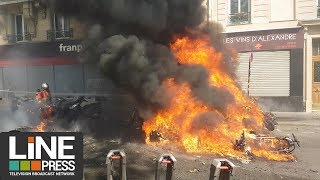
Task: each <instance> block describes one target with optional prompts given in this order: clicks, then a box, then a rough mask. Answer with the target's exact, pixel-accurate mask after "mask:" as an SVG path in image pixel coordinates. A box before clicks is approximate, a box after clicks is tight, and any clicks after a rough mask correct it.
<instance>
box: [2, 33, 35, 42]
mask: <svg viewBox="0 0 320 180" xmlns="http://www.w3.org/2000/svg"><path fill="white" fill-rule="evenodd" d="M33 37H34V35H33V34H31V33H29V32H26V33H24V34H8V35H7V40H8V42H9V43H16V42H24V41H31V39H32V38H33Z"/></svg>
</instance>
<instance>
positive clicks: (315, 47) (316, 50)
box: [312, 39, 320, 56]
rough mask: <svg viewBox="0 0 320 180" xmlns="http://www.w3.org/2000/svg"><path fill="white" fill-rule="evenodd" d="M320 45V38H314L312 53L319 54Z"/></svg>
mask: <svg viewBox="0 0 320 180" xmlns="http://www.w3.org/2000/svg"><path fill="white" fill-rule="evenodd" d="M319 47H320V39H313V40H312V55H313V56H318V55H319V54H320V53H319Z"/></svg>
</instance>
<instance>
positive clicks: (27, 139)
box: [0, 132, 83, 180]
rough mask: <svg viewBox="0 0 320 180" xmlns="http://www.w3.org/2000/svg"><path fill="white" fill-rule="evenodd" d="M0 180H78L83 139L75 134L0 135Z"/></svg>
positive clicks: (81, 173) (80, 170) (80, 175)
mask: <svg viewBox="0 0 320 180" xmlns="http://www.w3.org/2000/svg"><path fill="white" fill-rule="evenodd" d="M0 143H1V149H0V179H1V180H40V179H41V180H42V179H48V180H56V179H61V180H81V179H82V177H83V136H82V134H81V133H74V132H65V133H57V132H45V133H36V132H15V133H13V132H12V133H11V132H10V133H0Z"/></svg>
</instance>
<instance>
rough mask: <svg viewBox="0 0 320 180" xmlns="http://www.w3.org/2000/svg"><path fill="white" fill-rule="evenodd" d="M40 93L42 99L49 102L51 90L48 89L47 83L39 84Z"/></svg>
mask: <svg viewBox="0 0 320 180" xmlns="http://www.w3.org/2000/svg"><path fill="white" fill-rule="evenodd" d="M41 88H42V90H41V93H42V99H43V100H44V101H45V102H46V103H47V104H51V100H52V97H51V92H50V89H49V85H48V84H47V83H42V85H41Z"/></svg>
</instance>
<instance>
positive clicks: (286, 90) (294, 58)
mask: <svg viewBox="0 0 320 180" xmlns="http://www.w3.org/2000/svg"><path fill="white" fill-rule="evenodd" d="M207 4H208V7H209V8H208V16H209V18H208V19H209V20H210V21H215V22H219V23H220V24H221V25H222V26H223V27H224V32H223V33H224V34H225V37H224V42H225V45H226V46H228V47H230V48H232V49H235V50H236V51H237V52H238V54H239V56H238V57H239V62H240V65H239V67H238V72H237V74H238V76H239V83H240V84H241V86H242V87H243V89H244V91H246V92H248V93H249V95H250V96H254V97H257V99H258V101H259V102H260V103H261V105H262V106H265V107H266V109H268V110H272V111H307V112H311V111H312V110H318V109H319V107H320V106H319V105H320V70H319V69H320V58H319V57H320V56H319V42H320V41H319V39H318V38H320V26H319V25H320V19H319V16H320V14H319V13H320V11H319V8H318V7H319V5H320V4H319V1H318V0H281V1H279V0H264V1H256V0H208V3H207ZM249 62H251V63H250V66H251V68H250V78H249V75H248V74H249ZM248 79H249V82H250V83H248ZM248 84H249V86H248ZM248 88H249V90H248Z"/></svg>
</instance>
